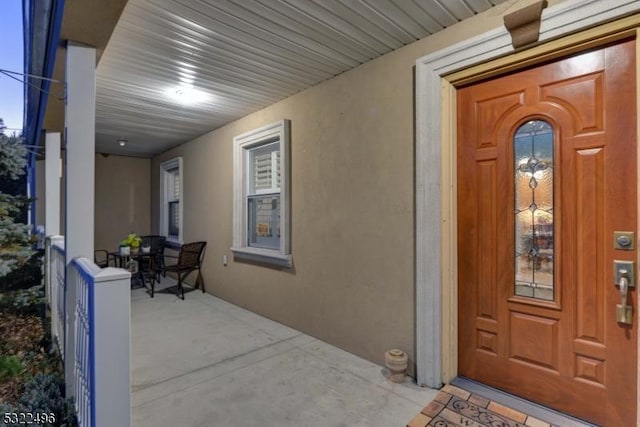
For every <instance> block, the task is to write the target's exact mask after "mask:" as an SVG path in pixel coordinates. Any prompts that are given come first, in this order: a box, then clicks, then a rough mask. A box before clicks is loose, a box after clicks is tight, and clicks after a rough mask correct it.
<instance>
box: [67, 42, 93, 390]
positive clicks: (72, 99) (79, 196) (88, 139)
mask: <svg viewBox="0 0 640 427" xmlns="http://www.w3.org/2000/svg"><path fill="white" fill-rule="evenodd" d="M95 68H96V50H95V48H93V47H89V46H83V45H79V44H76V43H73V42H69V43H68V44H67V63H66V79H65V80H66V83H67V94H66V109H65V125H66V142H67V144H66V149H67V153H66V154H67V162H66V174H65V178H66V179H65V183H66V187H65V188H66V192H65V193H66V203H65V206H66V209H65V212H66V215H65V240H66V242H65V249H66V265H67V294H66V296H65V302H66V312H67V322H66V327H67V330H66V332H67V333H66V334H65V354H66V355H67V357H66V358H65V376H66V375H67V372H68V373H73V368H74V361H75V354H76V351H75V347H76V343H75V332H74V331H75V322H76V318H75V312H76V288H75V283H74V281H72V280H68V278H69V270H70V266H69V264H70V262H71V261H72V260H73V259H74V258H75V257H80V256H82V257H87V258H89V259H93V250H94V244H93V233H94V191H95V185H94V183H95V120H96V119H95V116H96V114H95V111H96V70H95ZM67 395H68V396H74V397H75V390H74V387H73V381H67Z"/></svg>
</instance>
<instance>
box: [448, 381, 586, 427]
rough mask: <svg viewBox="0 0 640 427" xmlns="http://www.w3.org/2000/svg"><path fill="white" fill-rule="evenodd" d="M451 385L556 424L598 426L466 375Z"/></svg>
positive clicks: (575, 426) (569, 426) (564, 426)
mask: <svg viewBox="0 0 640 427" xmlns="http://www.w3.org/2000/svg"><path fill="white" fill-rule="evenodd" d="M450 384H451V385H453V386H456V387H458V388H461V389H464V390H466V391H468V392H470V393H473V394H477V395H480V396H482V397H484V398H486V399H489V400H491V401H494V402H497V403H499V404H501V405H504V406H507V407H509V408H511V409H515V410H516V411H519V412H522V413H524V414H527V415H530V416H532V417H535V418H537V419H539V420H541V421H545V422H547V423H549V424H551V425H554V426H562V427H598V426H597V425H596V424H591V423H588V422H586V421H583V420H580V419H578V418H574V417H572V416H570V415H567V414H564V413H562V412H558V411H556V410H554V409H551V408H547V407H545V406H542V405H539V404H537V403H534V402H531V401H528V400H525V399H523V398H521V397H518V396H514V395H512V394H509V393H505V392H504V391H501V390H498V389H496V388H493V387H489V386H487V385H484V384H481V383H479V382H476V381H473V380H470V379H468V378H464V377H456V378H454V379H453V380H451V382H450Z"/></svg>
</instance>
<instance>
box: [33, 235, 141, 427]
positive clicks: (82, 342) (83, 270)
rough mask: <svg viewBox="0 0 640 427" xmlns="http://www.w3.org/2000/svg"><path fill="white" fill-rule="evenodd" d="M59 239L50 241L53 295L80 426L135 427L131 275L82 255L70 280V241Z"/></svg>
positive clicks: (51, 301) (54, 316)
mask: <svg viewBox="0 0 640 427" xmlns="http://www.w3.org/2000/svg"><path fill="white" fill-rule="evenodd" d="M56 237H60V238H61V239H62V241H56V240H55V239H56ZM56 237H51V238H47V254H46V258H47V262H48V268H47V281H46V283H47V296H48V298H49V305H50V307H51V320H52V333H55V335H54V337H55V339H56V342H58V344H59V348H60V349H61V353H62V354H63V360H64V366H65V382H66V383H67V392H68V394H70V395H71V396H73V397H74V399H75V404H76V411H77V413H78V423H79V425H80V426H81V427H110V426H121V427H130V426H131V374H130V364H131V357H130V351H131V350H130V337H131V298H130V283H131V273H129V272H128V271H125V270H123V269H119V268H104V269H100V267H98V266H97V265H95V263H93V261H91V260H89V259H87V258H84V257H79V258H74V259H73V260H72V261H71V263H70V264H69V265H68V268H67V269H66V280H65V268H64V267H65V266H64V238H63V237H61V236H56ZM60 260H62V261H61V262H60ZM59 278H62V280H61V281H58V279H59ZM60 289H62V293H60V292H59V290H60ZM59 319H62V323H60V321H59ZM54 323H56V325H55V326H54V325H53V324H54ZM65 331H66V332H65Z"/></svg>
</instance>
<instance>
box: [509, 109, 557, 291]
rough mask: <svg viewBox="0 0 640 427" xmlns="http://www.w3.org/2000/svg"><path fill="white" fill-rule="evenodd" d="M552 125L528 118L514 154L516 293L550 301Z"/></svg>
mask: <svg viewBox="0 0 640 427" xmlns="http://www.w3.org/2000/svg"><path fill="white" fill-rule="evenodd" d="M553 139H554V138H553V128H552V127H551V125H550V124H549V123H547V122H546V121H544V120H530V121H528V122H526V123H524V124H523V125H522V126H520V127H519V128H518V130H517V131H516V133H515V136H514V140H513V145H514V153H515V295H518V296H523V297H530V298H537V299H541V300H548V301H552V300H553V299H554V292H553V283H554V277H553V258H554V257H553V240H554V233H553V231H554V229H553Z"/></svg>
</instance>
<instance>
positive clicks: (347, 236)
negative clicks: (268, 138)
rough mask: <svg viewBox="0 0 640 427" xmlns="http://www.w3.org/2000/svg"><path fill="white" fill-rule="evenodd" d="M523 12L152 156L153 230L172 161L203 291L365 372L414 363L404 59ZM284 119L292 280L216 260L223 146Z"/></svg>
mask: <svg viewBox="0 0 640 427" xmlns="http://www.w3.org/2000/svg"><path fill="white" fill-rule="evenodd" d="M528 3H531V2H530V1H520V2H508V3H506V4H503V5H500V6H498V7H496V8H493V9H492V10H490V11H488V12H487V13H484V14H482V15H478V16H476V17H474V18H471V19H469V20H467V21H465V22H464V23H463V24H458V25H455V26H453V27H451V28H449V29H446V30H445V31H443V32H441V33H438V34H436V35H434V36H431V37H429V38H427V39H424V40H420V41H418V42H416V43H413V44H411V45H408V46H405V47H404V48H402V49H399V50H397V51H395V52H392V53H390V54H388V55H385V56H383V57H381V58H378V59H376V60H374V61H372V62H369V63H367V64H365V65H363V66H360V67H358V68H356V69H354V70H352V71H349V72H347V73H344V74H341V75H339V76H337V77H335V78H333V79H331V80H329V81H326V82H324V83H322V84H319V85H317V86H315V87H313V88H311V89H308V90H306V91H303V92H301V93H299V94H296V95H294V96H292V97H290V98H288V99H285V100H283V101H281V102H278V103H276V104H274V105H272V106H270V107H268V108H265V109H263V110H261V111H258V112H256V113H254V114H251V115H249V116H247V117H245V118H242V119H240V120H238V121H236V122H233V123H231V124H229V125H227V126H224V127H222V128H220V129H217V130H215V131H212V132H210V133H208V134H205V135H203V136H201V137H199V138H197V139H195V140H193V141H190V142H188V143H186V144H184V145H182V146H180V147H178V148H176V149H173V150H170V151H169V152H167V153H164V154H162V155H160V156H158V157H156V158H154V159H153V160H152V165H151V171H152V172H151V177H152V179H151V188H152V198H151V206H152V221H151V226H152V229H153V230H157V227H158V209H157V206H158V185H159V184H158V172H157V171H158V170H159V165H160V163H161V162H162V161H164V160H167V159H170V158H173V157H175V156H183V159H184V189H185V190H184V199H183V203H184V239H185V241H193V240H201V239H204V240H207V242H208V249H207V255H206V259H205V263H204V279H205V283H206V288H207V290H208V291H209V292H211V293H213V294H215V295H217V296H219V297H221V298H223V299H225V300H228V301H230V302H232V303H235V304H237V305H240V306H242V307H246V308H248V309H250V310H252V311H254V312H257V313H259V314H262V315H264V316H266V317H269V318H272V319H274V320H276V321H279V322H282V323H284V324H286V325H289V326H292V327H294V328H296V329H298V330H300V331H303V332H305V333H308V334H310V335H313V336H315V337H317V338H319V339H322V340H324V341H327V342H329V343H331V344H334V345H337V346H339V347H341V348H343V349H345V350H347V351H350V352H353V353H355V354H358V355H360V356H362V357H365V358H367V359H369V360H372V361H374V362H377V363H380V364H382V363H383V353H384V351H385V350H388V349H389V348H393V347H398V348H401V349H403V350H405V351H407V352H408V353H409V356H410V358H411V361H412V362H413V361H414V359H415V325H414V322H415V316H414V311H415V290H414V288H415V273H414V272H415V262H416V261H415V250H414V245H415V243H414V235H415V223H414V222H415V215H414V211H415V206H414V194H415V183H414V182H415V180H414V170H415V167H414V161H415V160H414V148H415V137H414V122H415V120H414V66H415V61H416V59H418V58H419V57H421V56H424V55H426V54H428V53H431V52H434V51H437V50H439V49H442V48H444V47H446V46H450V45H452V44H454V43H457V42H460V41H463V40H465V39H467V38H470V37H472V36H475V35H478V34H482V33H484V32H486V31H488V30H491V29H494V28H496V27H498V26H500V25H502V15H503V14H504V13H505V12H509V11H512V10H515V9H517V8H519V7H521V6H523V5H526V4H528ZM550 3H551V4H554V3H558V2H557V1H556V2H553V1H552V2H550ZM433 96H441V95H440V93H436V94H433ZM212 114H215V113H214V112H212ZM283 118H286V119H290V120H291V178H292V179H291V206H292V209H291V212H292V214H291V221H292V239H291V248H292V251H291V252H292V256H293V263H294V268H293V269H291V270H279V269H273V268H269V267H264V266H259V265H255V264H249V263H246V262H235V261H233V256H232V253H231V251H230V249H229V248H230V247H231V246H232V214H233V212H232V209H233V137H234V136H236V135H239V134H241V133H244V132H247V131H250V130H252V129H255V128H257V127H260V126H263V125H266V124H269V123H272V122H275V121H277V120H280V119H283ZM434 250H439V248H434ZM223 255H227V256H228V258H229V264H228V266H226V267H225V266H223V264H222V256H223Z"/></svg>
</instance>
